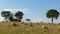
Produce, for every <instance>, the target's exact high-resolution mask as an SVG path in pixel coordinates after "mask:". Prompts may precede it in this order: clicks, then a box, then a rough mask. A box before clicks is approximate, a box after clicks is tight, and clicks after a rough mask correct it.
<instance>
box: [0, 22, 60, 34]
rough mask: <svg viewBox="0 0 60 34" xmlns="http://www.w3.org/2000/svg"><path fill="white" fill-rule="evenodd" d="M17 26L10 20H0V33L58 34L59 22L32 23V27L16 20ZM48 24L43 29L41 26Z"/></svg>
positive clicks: (59, 30) (59, 32) (59, 33)
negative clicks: (46, 28) (46, 27)
mask: <svg viewBox="0 0 60 34" xmlns="http://www.w3.org/2000/svg"><path fill="white" fill-rule="evenodd" d="M17 24H18V25H19V26H16V27H15V26H12V25H11V22H0V34H60V24H48V23H40V24H39V25H38V24H37V23H32V24H33V27H30V26H27V25H24V24H22V23H19V22H17ZM42 25H45V26H48V28H49V30H45V29H44V28H42V27H41V26H42Z"/></svg>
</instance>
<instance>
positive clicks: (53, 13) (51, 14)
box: [46, 9, 59, 24]
mask: <svg viewBox="0 0 60 34" xmlns="http://www.w3.org/2000/svg"><path fill="white" fill-rule="evenodd" d="M46 16H47V18H52V24H53V18H55V19H57V18H58V17H59V12H58V11H57V10H55V9H50V10H48V12H47V13H46Z"/></svg>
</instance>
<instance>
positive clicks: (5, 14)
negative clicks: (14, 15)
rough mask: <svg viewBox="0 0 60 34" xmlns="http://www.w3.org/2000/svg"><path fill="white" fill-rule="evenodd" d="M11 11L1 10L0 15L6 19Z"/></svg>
mask: <svg viewBox="0 0 60 34" xmlns="http://www.w3.org/2000/svg"><path fill="white" fill-rule="evenodd" d="M10 14H11V12H10V11H2V12H1V16H2V17H5V19H6V20H7V19H8V17H9V16H10Z"/></svg>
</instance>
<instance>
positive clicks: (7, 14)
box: [1, 9, 59, 24]
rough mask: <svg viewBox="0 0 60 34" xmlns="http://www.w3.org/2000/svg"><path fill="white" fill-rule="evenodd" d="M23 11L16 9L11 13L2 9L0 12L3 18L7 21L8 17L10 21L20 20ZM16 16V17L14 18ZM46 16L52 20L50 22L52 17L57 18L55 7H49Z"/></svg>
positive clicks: (57, 13)
mask: <svg viewBox="0 0 60 34" xmlns="http://www.w3.org/2000/svg"><path fill="white" fill-rule="evenodd" d="M23 15H24V13H23V12H22V11H17V12H16V13H15V15H14V14H13V13H11V12H10V11H2V12H1V16H2V17H4V19H6V21H8V19H9V20H10V21H20V22H21V21H22V18H23ZM14 17H16V18H14ZM46 17H47V18H51V20H52V24H53V19H54V18H55V19H57V18H58V17H59V12H58V11H57V10H56V9H50V10H48V11H47V13H46ZM26 20H27V21H30V19H26Z"/></svg>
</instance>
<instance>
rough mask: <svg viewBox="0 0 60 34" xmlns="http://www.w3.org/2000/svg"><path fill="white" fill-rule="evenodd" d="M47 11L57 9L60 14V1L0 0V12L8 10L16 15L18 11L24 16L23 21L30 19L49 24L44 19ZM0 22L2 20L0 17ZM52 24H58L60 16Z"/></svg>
mask: <svg viewBox="0 0 60 34" xmlns="http://www.w3.org/2000/svg"><path fill="white" fill-rule="evenodd" d="M49 9H57V10H58V11H59V12H60V0H0V12H1V11H2V10H10V11H11V12H13V13H16V12H17V11H18V10H20V11H23V13H24V14H25V15H24V16H23V20H24V19H27V18H28V19H31V20H32V21H35V22H41V21H43V22H51V19H48V18H47V17H46V12H47V10H49ZM0 20H1V21H2V20H4V19H3V18H2V17H1V15H0ZM54 22H60V16H59V18H58V19H57V20H55V19H54Z"/></svg>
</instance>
